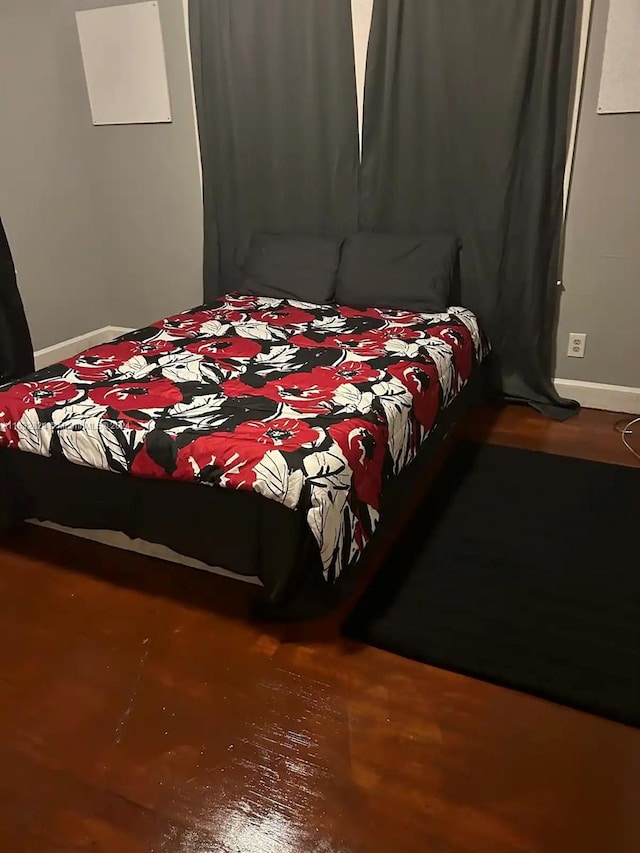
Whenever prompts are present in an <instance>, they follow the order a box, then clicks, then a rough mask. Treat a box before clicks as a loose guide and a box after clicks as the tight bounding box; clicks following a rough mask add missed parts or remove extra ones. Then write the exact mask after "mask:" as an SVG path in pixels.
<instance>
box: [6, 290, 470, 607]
mask: <svg viewBox="0 0 640 853" xmlns="http://www.w3.org/2000/svg"><path fill="white" fill-rule="evenodd" d="M485 353H486V344H485V343H484V341H483V338H482V335H481V333H480V330H479V328H478V323H477V321H476V318H475V317H474V315H473V314H472V313H471V312H470V311H468V310H466V309H464V308H460V307H451V308H449V309H448V310H447V311H445V312H440V313H433V314H421V313H415V312H411V311H402V310H393V309H375V308H370V309H363V310H361V309H356V308H350V307H347V306H341V305H319V304H312V303H306V302H300V301H297V300H292V299H276V298H267V297H258V296H252V295H243V294H238V293H232V294H228V295H226V296H223V297H221V298H220V299H219V300H217V301H216V302H213V303H209V304H206V305H202V306H199V307H196V308H193V309H191V310H189V311H186V312H184V313H181V314H178V315H175V316H172V317H168V318H166V319H163V320H161V321H159V322H157V323H154V324H153V325H151V326H148V327H146V328H142V329H139V330H137V331H135V332H133V333H130V334H125V335H123V336H121V337H119V338H117V339H115V340H114V341H113V342H111V343H107V344H103V345H100V346H97V347H94V348H92V349H89V350H87V351H85V352H84V353H81V354H80V355H78V356H76V357H74V358H71V359H68V360H66V361H63V362H62V363H60V364H56V365H53V366H51V367H48V368H46V369H45V370H41V371H39V372H37V373H35V374H33V375H31V376H29V377H27V378H26V379H24V380H22V381H20V382H14V383H12V384H10V385H6V386H3V387H2V388H0V527H7V526H8V525H11V524H13V523H15V522H16V521H20V520H23V519H26V518H36V519H39V520H47V521H52V522H56V523H59V524H63V525H69V526H74V527H84V528H100V529H113V530H121V531H124V532H125V533H127V534H128V535H129V536H131V537H139V538H142V539H146V540H148V541H150V542H157V543H160V544H164V545H167V546H168V547H171V548H173V549H174V550H176V551H178V552H180V553H183V554H185V555H187V556H190V557H194V558H196V559H201V560H204V561H205V562H207V563H209V564H212V565H220V566H222V567H223V568H226V569H229V570H231V571H233V572H236V573H239V574H247V575H255V576H256V577H258V578H259V579H260V581H261V583H262V585H263V593H262V595H263V600H264V602H265V603H266V604H267V605H268V607H270V608H271V609H272V610H273V611H274V612H277V611H278V609H279V608H283V607H285V609H286V605H287V604H288V603H290V602H291V601H292V600H295V599H297V600H304V599H305V598H306V600H307V602H308V601H309V599H310V598H316V599H318V600H321V599H322V600H325V599H326V600H329V599H330V598H331V596H332V594H333V593H332V592H330V591H329V590H330V589H331V588H333V587H336V586H337V585H338V584H337V583H336V582H337V581H339V579H340V578H341V577H342V576H343V575H345V574H347V573H348V570H351V569H352V568H353V567H354V566H355V565H357V564H358V562H359V561H360V560H361V558H362V556H363V554H364V552H365V551H366V549H367V545H368V543H369V542H370V540H371V539H372V537H373V535H374V533H375V531H376V529H377V527H378V526H379V521H380V513H381V506H382V504H383V503H384V501H383V496H384V494H385V493H386V492H387V491H392V487H393V484H394V481H396V480H397V479H398V477H399V475H400V474H401V472H403V471H406V470H407V469H409V468H411V467H413V466H412V463H413V462H414V461H415V460H416V457H418V456H420V457H424V456H425V455H427V454H426V453H425V451H429V450H430V448H431V447H432V446H434V445H436V444H437V442H438V441H439V439H440V437H441V436H442V435H443V434H444V433H445V432H446V431H447V430H448V429H449V428H450V426H451V424H452V423H453V421H454V420H455V419H456V418H457V417H458V416H459V414H460V413H461V412H462V411H463V409H464V408H465V406H466V404H467V403H468V402H469V401H470V399H471V396H472V393H471V392H472V391H473V389H474V388H475V386H476V385H477V374H478V372H479V367H480V364H481V362H482V360H483V358H484V355H485ZM295 609H296V608H294V610H295ZM302 609H303V610H304V606H302Z"/></svg>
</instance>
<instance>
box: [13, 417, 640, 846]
mask: <svg viewBox="0 0 640 853" xmlns="http://www.w3.org/2000/svg"><path fill="white" fill-rule="evenodd" d="M615 420H616V417H615V416H614V415H610V414H607V413H598V412H590V411H583V412H582V413H581V414H580V415H579V417H577V418H575V419H573V420H571V421H568V422H566V423H563V424H557V423H551V422H549V421H547V420H544V419H543V418H541V417H540V416H538V415H536V414H535V413H533V412H530V411H528V410H526V409H519V408H509V409H505V410H503V411H502V412H498V413H496V412H492V411H484V412H480V413H478V414H477V415H476V416H475V417H474V418H473V419H472V420H470V421H469V422H468V423H467V424H466V426H465V427H464V430H463V431H464V433H466V435H470V436H474V437H476V438H477V437H482V439H483V440H486V441H492V442H499V443H504V444H511V445H517V446H522V447H533V448H540V449H544V450H546V451H549V452H552V453H562V454H570V455H576V456H583V457H586V458H590V459H601V460H604V461H608V462H614V463H622V464H627V465H634V464H637V463H636V462H635V460H634V459H633V457H632V456H631V454H630V453H629V452H628V451H626V450H625V449H624V448H623V447H622V444H621V441H620V436H619V435H616V434H615V432H614V430H613V423H614V421H615ZM252 594H253V590H252V588H251V587H248V586H246V585H244V584H241V583H239V582H236V581H229V580H225V579H223V578H219V577H212V576H209V575H207V574H205V573H203V572H198V571H196V570H192V569H183V568H180V567H178V566H176V565H172V564H171V565H170V564H166V563H163V562H160V561H158V560H154V559H151V558H146V557H139V556H133V555H130V554H126V553H124V552H120V551H115V550H111V549H108V548H106V547H103V546H99V545H96V544H93V543H88V542H83V541H81V540H78V539H75V538H73V537H70V536H65V535H63V534H58V533H54V532H52V531H47V530H37V529H33V528H30V529H26V530H23V531H18V532H16V533H13V534H11V535H10V536H9V537H8V538H5V539H4V540H3V542H2V547H1V548H0V685H1V693H0V851H1V852H2V853H23V851H24V853H54V851H55V853H71V852H72V851H101V852H102V851H104V853H134V851H135V853H139V851H145V853H146V851H171V852H172V853H173V851H180V853H298V851H300V853H413V851H415V853H431V851H433V853H450V851H451V852H452V853H453V852H454V851H455V853H470V851H474V853H475V851H480V853H485V851H486V853H501V851H544V853H556V851H557V853H573V851H575V853H591V851H593V853H637V851H639V850H640V731H638V730H634V729H631V728H628V727H625V726H622V725H617V724H615V723H611V722H608V721H606V720H602V719H599V718H597V717H593V716H590V715H588V714H583V713H579V712H576V711H572V710H569V709H567V708H563V707H560V706H556V705H553V704H552V703H550V702H546V701H542V700H538V699H534V698H531V697H528V696H525V695H522V694H519V693H516V692H513V691H510V690H505V689H502V688H498V687H494V686H491V685H489V684H484V683H482V682H479V681H475V680H473V679H470V678H465V677H462V676H458V675H454V674H451V673H448V672H444V671H441V670H437V669H434V668H431V667H429V666H425V665H422V664H418V663H414V662H412V661H408V660H404V659H402V658H398V657H395V656H393V655H390V654H388V653H385V652H382V651H377V650H375V649H372V648H367V647H364V646H360V645H358V644H356V643H353V642H348V641H345V640H342V639H340V638H339V637H338V634H337V624H338V617H336V616H333V617H331V618H328V619H324V620H320V621H319V622H317V623H315V624H311V625H307V626H300V625H296V626H280V627H278V626H275V627H274V626H270V625H260V624H256V623H255V622H252V621H251V620H250V618H249V609H250V599H251V596H252Z"/></svg>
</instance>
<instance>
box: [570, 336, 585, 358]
mask: <svg viewBox="0 0 640 853" xmlns="http://www.w3.org/2000/svg"><path fill="white" fill-rule="evenodd" d="M586 344H587V333H586V332H569V349H568V350H567V355H570V356H571V357H572V358H584V348H585V346H586Z"/></svg>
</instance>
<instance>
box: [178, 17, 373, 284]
mask: <svg viewBox="0 0 640 853" xmlns="http://www.w3.org/2000/svg"><path fill="white" fill-rule="evenodd" d="M189 13H190V22H191V24H190V29H191V44H192V53H193V67H194V83H195V90H196V105H197V110H198V124H199V131H200V146H201V152H202V166H203V182H204V215H205V262H204V284H205V298H212V297H213V296H215V295H217V294H219V293H221V292H224V291H225V290H229V289H232V288H233V287H234V286H235V284H236V283H237V280H238V263H239V262H240V261H241V259H242V256H243V254H244V253H245V251H246V248H247V244H248V240H249V237H250V235H251V233H252V232H258V231H270V232H290V233H297V234H322V235H329V236H330V235H336V236H338V235H343V234H347V233H349V232H351V231H354V230H355V229H356V227H357V205H358V201H357V179H358V128H357V109H356V95H355V84H354V75H355V71H354V57H353V41H352V34H351V33H352V31H351V9H350V3H349V0H302V2H301V0H190V5H189Z"/></svg>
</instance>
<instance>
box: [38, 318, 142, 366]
mask: <svg viewBox="0 0 640 853" xmlns="http://www.w3.org/2000/svg"><path fill="white" fill-rule="evenodd" d="M130 331H131V329H125V328H124V327H123V326H103V327H102V328H101V329H94V330H93V331H92V332H87V333H86V334H84V335H78V337H76V338H69V339H68V340H66V341H61V342H60V343H59V344H54V345H53V346H51V347H46V348H45V349H39V350H36V352H35V353H34V357H35V363H36V370H41V369H42V368H43V367H49V365H50V364H57V363H58V362H59V361H62V360H63V359H65V358H72V357H73V356H74V355H77V354H78V353H79V352H82V351H83V350H86V349H89V347H95V346H97V345H98V344H106V343H107V341H112V340H113V339H114V338H117V337H118V336H119V335H124V334H125V332H130Z"/></svg>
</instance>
